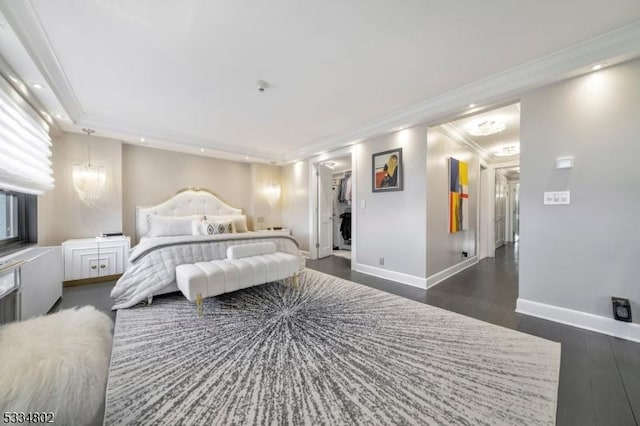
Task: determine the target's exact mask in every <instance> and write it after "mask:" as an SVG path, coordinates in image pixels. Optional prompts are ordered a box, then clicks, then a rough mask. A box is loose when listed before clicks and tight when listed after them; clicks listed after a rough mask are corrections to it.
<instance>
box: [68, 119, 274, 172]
mask: <svg viewBox="0 0 640 426" xmlns="http://www.w3.org/2000/svg"><path fill="white" fill-rule="evenodd" d="M76 124H77V125H79V126H82V127H90V128H95V129H100V130H103V131H108V132H113V133H124V134H127V135H130V136H133V137H140V136H144V137H145V138H146V139H148V140H158V141H162V142H168V143H174V144H179V145H182V146H185V147H191V148H194V149H196V148H198V149H199V148H205V149H208V150H215V151H222V152H226V153H228V154H234V155H240V156H249V157H251V158H253V159H254V160H255V159H261V160H265V161H269V162H270V161H276V162H280V161H282V157H281V156H278V155H277V153H274V152H272V151H266V150H260V149H253V148H243V147H239V146H231V145H227V144H224V143H222V142H219V141H215V140H211V139H206V140H205V139H199V138H195V137H193V136H186V135H181V134H176V133H170V132H166V131H162V130H157V129H150V128H144V129H143V128H140V127H137V126H133V125H131V124H129V123H126V122H123V121H119V120H116V119H112V118H106V117H99V116H85V117H82V118H81V119H79V120H77V121H76Z"/></svg>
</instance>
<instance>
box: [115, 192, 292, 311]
mask: <svg viewBox="0 0 640 426" xmlns="http://www.w3.org/2000/svg"><path fill="white" fill-rule="evenodd" d="M218 232H220V233H218ZM136 241H138V244H137V245H136V246H135V247H133V248H132V249H131V250H130V252H129V266H128V268H127V271H126V272H125V273H124V274H123V275H122V277H120V279H119V280H118V282H117V283H116V285H115V287H114V288H113V290H112V291H111V298H113V299H114V301H115V304H114V305H113V307H112V309H114V310H115V309H123V308H129V307H131V306H134V305H136V304H138V303H140V302H143V301H147V302H148V303H151V301H152V298H153V296H156V295H160V294H166V293H172V292H176V291H178V287H177V286H176V282H175V269H176V266H178V265H182V264H185V263H196V262H204V261H208V260H215V259H224V258H225V257H226V252H227V248H229V247H230V246H234V245H241V244H250V243H254V242H264V241H273V242H274V243H275V244H276V247H277V250H278V251H280V252H283V253H290V254H293V255H295V256H297V257H298V259H299V262H300V270H301V271H302V270H303V269H304V258H303V257H302V254H301V253H300V250H299V248H298V243H297V241H296V240H295V239H293V238H292V237H291V236H288V235H284V234H282V233H278V232H269V231H257V232H253V231H249V230H248V229H247V225H246V216H245V215H244V214H242V209H237V208H234V207H231V206H229V205H227V204H226V203H224V202H223V201H222V200H220V199H219V198H218V197H217V196H216V195H215V194H213V193H212V192H210V191H208V190H206V189H193V188H190V189H185V190H182V191H179V192H178V193H177V194H176V195H174V196H173V197H171V198H170V199H168V200H167V201H165V202H163V203H160V204H157V205H154V206H148V207H140V206H138V207H136Z"/></svg>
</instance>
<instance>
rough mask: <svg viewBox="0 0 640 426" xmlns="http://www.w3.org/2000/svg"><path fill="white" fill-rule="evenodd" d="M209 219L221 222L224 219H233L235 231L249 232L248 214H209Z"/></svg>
mask: <svg viewBox="0 0 640 426" xmlns="http://www.w3.org/2000/svg"><path fill="white" fill-rule="evenodd" d="M207 220H210V221H213V222H220V221H224V220H232V221H233V226H234V229H235V230H234V231H233V232H247V231H248V229H247V216H245V215H243V214H227V215H220V216H209V215H207Z"/></svg>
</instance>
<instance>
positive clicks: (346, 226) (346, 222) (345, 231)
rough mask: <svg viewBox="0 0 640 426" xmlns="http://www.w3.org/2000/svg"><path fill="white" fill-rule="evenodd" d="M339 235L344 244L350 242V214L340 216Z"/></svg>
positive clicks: (345, 213)
mask: <svg viewBox="0 0 640 426" xmlns="http://www.w3.org/2000/svg"><path fill="white" fill-rule="evenodd" d="M340 219H342V222H341V223H340V233H341V234H342V239H343V240H344V241H345V242H349V243H350V242H351V212H344V213H342V214H341V215H340Z"/></svg>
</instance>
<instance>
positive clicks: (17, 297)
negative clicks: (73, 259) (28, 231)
mask: <svg viewBox="0 0 640 426" xmlns="http://www.w3.org/2000/svg"><path fill="white" fill-rule="evenodd" d="M0 262H1V263H2V264H1V266H0V321H1V322H9V321H15V320H26V319H29V318H33V317H35V316H38V315H44V314H46V313H47V312H49V310H50V309H51V307H52V306H53V305H54V304H55V303H56V302H57V300H58V299H59V298H61V297H62V262H61V261H60V247H32V248H28V249H24V250H21V251H19V252H16V253H13V254H11V255H8V256H5V257H2V258H1V259H0Z"/></svg>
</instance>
